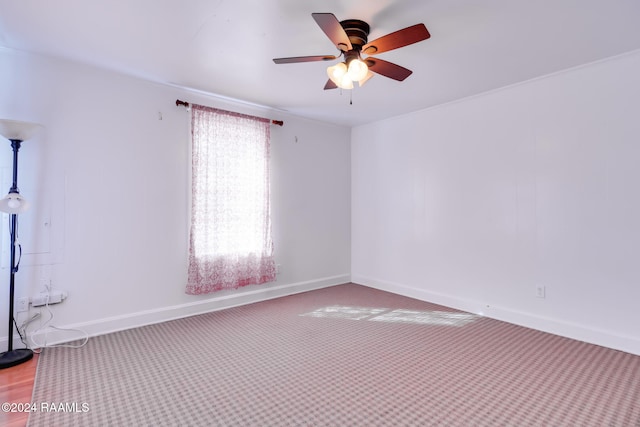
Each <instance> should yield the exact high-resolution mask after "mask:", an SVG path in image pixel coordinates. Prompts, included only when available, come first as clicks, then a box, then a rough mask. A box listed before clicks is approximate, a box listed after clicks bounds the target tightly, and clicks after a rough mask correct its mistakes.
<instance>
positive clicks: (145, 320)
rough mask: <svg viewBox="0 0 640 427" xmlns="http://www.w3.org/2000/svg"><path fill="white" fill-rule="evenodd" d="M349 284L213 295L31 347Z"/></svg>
mask: <svg viewBox="0 0 640 427" xmlns="http://www.w3.org/2000/svg"><path fill="white" fill-rule="evenodd" d="M350 280H351V275H350V274H341V275H338V276H331V277H323V278H320V279H315V280H308V281H304V282H297V283H289V284H283V285H270V284H267V285H261V286H255V287H253V286H252V287H247V288H245V289H241V290H238V291H235V292H234V291H229V292H222V293H220V294H219V295H216V294H212V295H213V296H212V297H211V298H209V299H206V300H198V301H195V302H190V303H186V304H178V305H174V306H169V307H161V308H158V309H154V310H145V311H139V312H136V313H130V314H126V315H122V316H114V317H108V318H102V319H96V320H92V321H89V322H83V323H76V324H72V325H64V326H59V325H58V326H59V328H60V329H63V330H59V329H48V330H43V331H36V332H35V334H33V335H32V336H30V338H31V339H30V345H31V344H34V343H37V344H43V343H45V342H46V344H47V345H56V344H60V343H65V342H69V341H75V340H78V339H81V338H83V337H84V336H85V335H88V336H89V337H93V336H98V335H103V334H108V333H111V332H117V331H122V330H125V329H132V328H137V327H140V326H145V325H151V324H154V323H161V322H166V321H169V320H174V319H180V318H183V317H189V316H195V315H198V314H204V313H209V312H212V311H217V310H223V309H225V308H232V307H238V306H241V305H246V304H252V303H255V302H260V301H266V300H270V299H273V298H279V297H283V296H287V295H293V294H297V293H301V292H307V291H312V290H315V289H322V288H326V287H329V286H335V285H340V284H343V283H348V282H349V281H350ZM16 338H17V339H16ZM6 342H7V340H6V338H4V339H2V340H0V343H1V344H0V345H2V348H5V346H6ZM23 347H24V345H23V344H22V343H21V342H20V338H19V337H17V336H16V337H14V348H23Z"/></svg>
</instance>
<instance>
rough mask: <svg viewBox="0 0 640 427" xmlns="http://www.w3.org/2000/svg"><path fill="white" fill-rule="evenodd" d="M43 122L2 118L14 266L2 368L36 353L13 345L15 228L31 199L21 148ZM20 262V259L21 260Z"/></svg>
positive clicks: (0, 207) (2, 206) (4, 206)
mask: <svg viewBox="0 0 640 427" xmlns="http://www.w3.org/2000/svg"><path fill="white" fill-rule="evenodd" d="M40 128H41V126H40V125H37V124H35V123H27V122H17V121H14V120H0V135H2V136H3V137H5V138H6V139H8V140H9V141H10V142H11V148H12V149H13V184H12V185H11V188H10V189H9V194H7V196H6V197H5V198H4V199H2V200H0V211H2V212H6V213H8V214H10V223H9V228H10V235H9V236H10V240H11V268H10V276H9V334H8V335H7V342H8V349H7V351H5V352H4V353H0V369H3V368H9V367H11V366H15V365H19V364H20V363H23V362H26V361H27V360H29V359H31V358H32V357H33V351H31V350H30V349H28V348H22V349H17V350H14V349H13V328H14V320H13V299H14V289H15V274H16V273H17V271H18V265H16V232H17V219H18V218H17V216H18V214H20V213H23V212H25V211H26V210H27V208H28V207H29V203H28V202H27V201H26V200H25V199H24V198H22V196H21V195H20V192H19V191H18V150H20V144H22V142H23V141H25V140H27V139H29V138H30V137H32V136H33V134H35V133H36V132H37V131H38V130H39V129H40ZM18 264H19V262H18Z"/></svg>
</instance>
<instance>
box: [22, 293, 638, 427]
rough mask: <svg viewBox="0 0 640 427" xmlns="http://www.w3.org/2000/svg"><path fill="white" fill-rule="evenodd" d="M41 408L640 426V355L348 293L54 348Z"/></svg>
mask: <svg viewBox="0 0 640 427" xmlns="http://www.w3.org/2000/svg"><path fill="white" fill-rule="evenodd" d="M33 399H34V402H51V403H53V404H60V403H64V404H70V405H66V407H65V408H64V410H62V411H56V412H35V413H32V414H31V415H30V419H29V426H103V425H104V426H367V427H369V426H394V427H396V426H598V427H599V426H621V427H622V426H635V427H640V357H639V356H635V355H631V354H628V353H624V352H621V351H615V350H611V349H607V348H603V347H599V346H595V345H591V344H586V343H583V342H579V341H574V340H571V339H567V338H562V337H558V336H554V335H550V334H546V333H543V332H537V331H534V330H530V329H526V328H523V327H519V326H514V325H510V324H507V323H504V322H500V321H496V320H492V319H488V318H483V317H479V316H475V315H472V314H468V313H463V312H460V311H456V310H452V309H448V308H445V307H442V306H437V305H433V304H429V303H426V302H421V301H417V300H413V299H410V298H405V297H400V296H397V295H393V294H390V293H386V292H382V291H378V290H374V289H369V288H366V287H363V286H358V285H354V284H346V285H340V286H334V287H331V288H327V289H322V290H318V291H313V292H307V293H303V294H298V295H293V296H289V297H285V298H280V299H275V300H271V301H266V302H262V303H257V304H252V305H248V306H244V307H238V308H233V309H228V310H224V311H218V312H214V313H209V314H205V315H201V316H195V317H190V318H186V319H181V320H175V321H171V322H166V323H162V324H158V325H152V326H147V327H143V328H138V329H133V330H128V331H123V332H118V333H114V334H109V335H104V336H100V337H96V338H92V339H91V340H90V341H89V343H88V344H87V345H86V346H85V347H83V348H82V349H76V350H74V349H68V348H52V349H47V350H46V351H45V352H43V353H42V355H41V356H40V360H39V364H38V373H37V378H36V385H35V389H34V396H33ZM74 404H75V405H74Z"/></svg>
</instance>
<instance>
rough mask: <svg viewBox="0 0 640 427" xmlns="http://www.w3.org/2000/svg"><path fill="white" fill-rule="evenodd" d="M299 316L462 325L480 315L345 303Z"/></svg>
mask: <svg viewBox="0 0 640 427" xmlns="http://www.w3.org/2000/svg"><path fill="white" fill-rule="evenodd" d="M301 316H306V317H322V318H332V319H349V320H368V321H373V322H387V323H413V324H419V325H437V326H464V325H466V324H468V323H471V322H473V321H475V320H476V319H478V318H479V317H481V316H478V315H475V314H471V313H461V312H451V311H433V310H428V311H418V310H405V309H401V308H400V309H395V310H391V309H389V308H375V307H357V306H346V305H330V306H327V307H321V308H318V309H316V310H314V311H312V312H309V313H304V314H301Z"/></svg>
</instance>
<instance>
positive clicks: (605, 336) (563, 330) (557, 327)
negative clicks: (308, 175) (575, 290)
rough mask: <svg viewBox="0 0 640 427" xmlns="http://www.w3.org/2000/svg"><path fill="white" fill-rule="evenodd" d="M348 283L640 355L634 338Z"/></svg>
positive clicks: (393, 286)
mask: <svg viewBox="0 0 640 427" xmlns="http://www.w3.org/2000/svg"><path fill="white" fill-rule="evenodd" d="M351 281H352V282H353V283H357V284H359V285H363V286H368V287H371V288H375V289H380V290H383V291H387V292H391V293H394V294H398V295H403V296H406V297H409V298H415V299H418V300H421V301H427V302H431V303H434V304H439V305H443V306H446V307H451V308H455V309H458V310H462V311H466V312H469V313H475V314H481V315H483V316H486V317H489V318H492V319H496V320H502V321H504V322H508V323H512V324H515V325H520V326H524V327H527V328H531V329H536V330H539V331H543V332H548V333H551V334H554V335H559V336H563V337H566V338H572V339H575V340H579V341H584V342H588V343H591V344H596V345H601V346H603V347H608V348H612V349H615V350H621V351H624V352H627V353H631V354H635V355H640V339H638V338H637V337H630V336H624V335H620V334H618V333H615V332H612V331H607V330H602V329H596V328H591V327H588V326H584V325H579V324H576V323H571V322H567V321H564V320H561V319H557V318H550V317H543V316H538V315H535V314H533V313H526V312H522V311H515V310H512V309H509V308H506V307H495V306H491V307H487V306H486V305H484V304H483V303H481V302H478V301H474V300H468V299H464V298H459V297H457V296H453V295H446V294H441V293H436V292H430V291H428V290H424V289H418V288H415V287H412V286H407V285H403V284H399V283H392V282H388V281H383V280H377V279H374V278H371V277H366V276H362V275H352V277H351Z"/></svg>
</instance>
